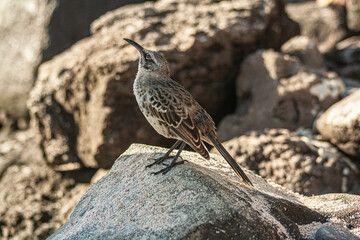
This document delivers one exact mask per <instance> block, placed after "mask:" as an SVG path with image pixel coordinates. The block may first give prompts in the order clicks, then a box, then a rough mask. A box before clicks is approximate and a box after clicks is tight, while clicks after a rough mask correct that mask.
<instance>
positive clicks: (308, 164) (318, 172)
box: [224, 129, 360, 195]
mask: <svg viewBox="0 0 360 240" xmlns="http://www.w3.org/2000/svg"><path fill="white" fill-rule="evenodd" d="M224 146H225V148H226V149H228V150H229V153H230V154H231V155H232V156H233V157H234V158H235V160H236V161H237V162H238V163H240V164H241V165H244V166H247V167H248V168H249V169H251V170H253V171H254V172H255V173H257V174H259V175H260V176H262V177H264V178H267V179H271V180H272V181H274V182H276V183H278V184H280V185H282V186H284V187H285V188H287V189H290V190H292V191H295V192H299V193H301V194H305V195H312V194H325V193H334V192H346V193H353V194H360V181H359V179H358V177H357V174H359V173H360V172H359V170H358V168H357V167H356V166H355V165H354V164H353V163H351V161H350V160H349V159H348V158H347V157H346V156H344V155H343V154H341V153H340V152H338V151H337V150H336V148H334V147H333V146H332V145H331V144H330V143H327V142H325V141H321V140H314V139H310V138H307V137H301V136H298V135H297V134H296V133H293V132H290V131H288V130H285V129H271V130H269V131H266V132H264V133H260V132H258V133H255V132H252V133H251V134H248V135H244V136H241V137H238V138H234V139H232V140H230V141H227V142H225V143H224Z"/></svg>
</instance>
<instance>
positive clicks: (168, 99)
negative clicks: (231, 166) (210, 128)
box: [148, 81, 209, 159]
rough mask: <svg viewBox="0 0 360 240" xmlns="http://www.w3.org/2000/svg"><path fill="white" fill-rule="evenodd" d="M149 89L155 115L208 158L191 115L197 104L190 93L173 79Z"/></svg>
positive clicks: (150, 108)
mask: <svg viewBox="0 0 360 240" xmlns="http://www.w3.org/2000/svg"><path fill="white" fill-rule="evenodd" d="M160 84H165V85H160ZM148 91H149V92H148V94H149V95H148V96H149V98H148V100H149V101H148V103H149V105H148V107H149V111H150V112H151V113H152V115H153V117H156V118H158V120H159V121H162V122H164V124H165V125H166V126H168V127H169V129H171V130H172V131H173V132H174V133H175V134H176V135H177V136H179V137H180V138H182V139H183V140H184V141H185V142H186V143H187V144H189V145H190V147H192V148H193V149H194V150H195V151H197V152H198V153H199V154H200V155H201V156H203V157H204V158H206V159H208V158H209V153H208V151H207V149H206V148H205V146H204V144H203V142H202V138H201V133H200V131H199V129H198V128H197V127H196V125H195V122H194V119H193V117H192V116H191V112H192V111H193V110H194V109H192V108H194V107H197V105H196V102H194V101H195V100H194V99H193V98H192V96H191V95H190V93H189V92H188V91H186V90H185V88H183V87H182V86H181V85H179V84H177V83H176V82H171V81H167V82H165V83H159V86H158V87H153V88H150V89H149V90H148Z"/></svg>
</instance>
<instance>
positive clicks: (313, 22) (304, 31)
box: [286, 1, 346, 52]
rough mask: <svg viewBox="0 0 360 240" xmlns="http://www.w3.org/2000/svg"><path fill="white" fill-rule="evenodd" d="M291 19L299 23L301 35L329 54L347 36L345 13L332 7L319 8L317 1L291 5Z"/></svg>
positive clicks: (289, 9) (289, 7)
mask: <svg viewBox="0 0 360 240" xmlns="http://www.w3.org/2000/svg"><path fill="white" fill-rule="evenodd" d="M286 12H287V13H288V14H289V17H290V18H291V19H292V20H294V21H295V22H297V23H299V25H300V28H301V35H304V36H308V37H309V38H310V39H311V40H313V41H315V42H316V43H317V45H318V48H319V50H320V52H327V51H329V50H330V49H331V48H333V47H334V46H335V44H336V43H338V42H339V41H340V40H342V39H343V38H344V37H345V36H346V27H345V16H344V14H343V11H341V10H339V9H337V8H332V7H319V6H318V5H317V4H316V2H315V1H308V2H301V3H289V4H287V5H286Z"/></svg>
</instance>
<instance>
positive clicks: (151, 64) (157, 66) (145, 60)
mask: <svg viewBox="0 0 360 240" xmlns="http://www.w3.org/2000/svg"><path fill="white" fill-rule="evenodd" d="M124 40H125V41H127V42H128V43H130V44H131V45H133V46H134V47H135V48H136V49H137V50H138V51H139V53H140V60H139V71H146V72H155V73H158V74H160V75H166V76H169V75H170V70H169V65H168V63H167V61H166V59H165V57H164V56H163V55H162V54H161V53H159V52H155V51H151V50H148V49H145V48H143V47H142V46H140V44H138V43H137V42H135V41H133V40H131V39H127V38H124Z"/></svg>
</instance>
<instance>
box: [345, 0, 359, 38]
mask: <svg viewBox="0 0 360 240" xmlns="http://www.w3.org/2000/svg"><path fill="white" fill-rule="evenodd" d="M346 17H347V26H348V28H349V29H350V30H352V31H354V32H360V2H359V1H357V0H346Z"/></svg>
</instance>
